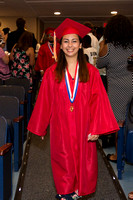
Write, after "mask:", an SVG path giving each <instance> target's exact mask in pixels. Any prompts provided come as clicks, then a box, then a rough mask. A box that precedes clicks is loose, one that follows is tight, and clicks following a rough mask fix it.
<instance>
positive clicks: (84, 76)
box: [55, 37, 89, 83]
mask: <svg viewBox="0 0 133 200" xmlns="http://www.w3.org/2000/svg"><path fill="white" fill-rule="evenodd" d="M79 41H80V43H82V39H81V38H80V37H79ZM61 43H62V38H61V40H60V44H61ZM78 62H79V79H80V82H87V81H88V80H89V71H88V68H87V62H86V58H85V55H84V53H83V49H82V48H80V49H79V51H78ZM66 67H67V61H66V58H65V54H64V52H63V50H62V49H60V52H59V56H58V62H57V66H56V69H55V74H56V79H57V80H58V82H59V83H60V82H61V81H62V78H63V76H64V71H65V68H66Z"/></svg>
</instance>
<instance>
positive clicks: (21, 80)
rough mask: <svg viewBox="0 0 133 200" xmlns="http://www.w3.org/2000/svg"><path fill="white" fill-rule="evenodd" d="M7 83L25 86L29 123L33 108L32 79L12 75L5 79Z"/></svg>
mask: <svg viewBox="0 0 133 200" xmlns="http://www.w3.org/2000/svg"><path fill="white" fill-rule="evenodd" d="M5 85H19V86H23V87H24V88H25V95H26V99H27V123H28V121H29V119H30V115H31V110H32V90H30V80H29V79H26V78H15V77H11V78H9V79H7V80H5Z"/></svg>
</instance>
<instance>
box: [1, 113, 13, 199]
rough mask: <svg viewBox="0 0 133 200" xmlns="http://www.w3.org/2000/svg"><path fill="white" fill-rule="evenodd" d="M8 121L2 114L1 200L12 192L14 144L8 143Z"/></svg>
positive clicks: (8, 196)
mask: <svg viewBox="0 0 133 200" xmlns="http://www.w3.org/2000/svg"><path fill="white" fill-rule="evenodd" d="M7 127H8V124H7V121H6V119H5V118H4V117H3V116H0V200H5V199H6V200H9V199H10V198H11V194H12V144H11V143H7Z"/></svg>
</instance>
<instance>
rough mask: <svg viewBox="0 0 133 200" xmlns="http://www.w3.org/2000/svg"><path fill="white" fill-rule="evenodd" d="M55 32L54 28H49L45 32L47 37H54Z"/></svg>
mask: <svg viewBox="0 0 133 200" xmlns="http://www.w3.org/2000/svg"><path fill="white" fill-rule="evenodd" d="M54 30H55V29H54V28H50V27H49V28H46V30H45V31H44V32H45V34H46V35H48V34H50V33H52V34H53V35H54Z"/></svg>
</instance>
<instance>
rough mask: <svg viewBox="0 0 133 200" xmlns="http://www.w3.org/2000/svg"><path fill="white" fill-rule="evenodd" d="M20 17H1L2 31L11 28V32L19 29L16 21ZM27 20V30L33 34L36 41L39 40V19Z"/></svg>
mask: <svg viewBox="0 0 133 200" xmlns="http://www.w3.org/2000/svg"><path fill="white" fill-rule="evenodd" d="M17 18H18V17H0V22H1V29H3V28H5V27H9V28H10V30H11V31H14V30H16V29H17V27H16V19H17ZM24 19H25V20H26V29H27V31H30V32H33V33H34V34H35V37H36V39H38V27H37V24H38V19H37V18H24Z"/></svg>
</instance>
